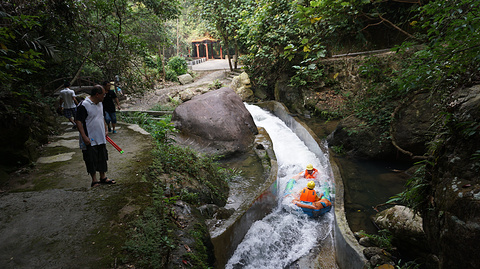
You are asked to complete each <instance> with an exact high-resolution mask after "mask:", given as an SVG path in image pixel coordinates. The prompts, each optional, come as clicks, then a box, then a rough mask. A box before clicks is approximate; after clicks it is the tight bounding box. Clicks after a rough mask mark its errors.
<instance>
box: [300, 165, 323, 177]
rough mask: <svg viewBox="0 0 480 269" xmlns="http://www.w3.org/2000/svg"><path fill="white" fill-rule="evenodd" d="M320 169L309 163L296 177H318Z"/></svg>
mask: <svg viewBox="0 0 480 269" xmlns="http://www.w3.org/2000/svg"><path fill="white" fill-rule="evenodd" d="M318 175H319V173H318V170H317V169H315V168H313V165H311V164H309V165H307V169H306V170H305V171H304V172H300V173H299V174H298V175H297V176H296V179H299V178H306V179H314V180H315V179H318Z"/></svg>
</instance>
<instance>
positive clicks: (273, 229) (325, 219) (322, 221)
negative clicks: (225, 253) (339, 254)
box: [226, 104, 337, 269]
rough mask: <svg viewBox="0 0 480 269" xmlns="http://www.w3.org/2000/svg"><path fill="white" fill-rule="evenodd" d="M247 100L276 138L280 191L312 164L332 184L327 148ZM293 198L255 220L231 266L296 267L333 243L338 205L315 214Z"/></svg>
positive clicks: (257, 119)
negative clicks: (314, 147)
mask: <svg viewBox="0 0 480 269" xmlns="http://www.w3.org/2000/svg"><path fill="white" fill-rule="evenodd" d="M245 106H246V108H247V109H248V110H249V112H250V113H251V115H252V117H253V119H254V121H255V124H256V125H257V126H259V127H263V128H265V129H266V131H267V132H268V134H269V136H270V138H271V140H272V143H273V148H274V151H275V155H276V158H277V162H278V178H277V183H278V184H277V186H278V193H279V197H283V195H282V193H283V191H284V189H285V186H286V184H287V182H288V181H289V180H290V179H291V178H292V177H293V176H294V175H296V174H298V173H300V172H302V171H304V170H305V167H306V165H307V164H313V166H314V167H315V168H317V169H318V171H319V172H320V182H321V184H322V185H326V186H329V187H330V189H332V188H333V178H332V172H331V167H330V164H329V161H328V153H324V154H323V155H322V156H318V155H316V154H315V153H313V152H311V151H310V150H309V149H308V147H307V146H306V145H305V143H304V142H303V141H302V140H300V139H299V138H298V137H297V135H296V134H295V133H294V132H292V130H291V129H290V128H289V127H287V125H286V124H285V123H284V122H283V121H282V120H280V119H279V118H278V117H276V116H274V115H273V114H271V113H270V112H267V111H265V110H263V109H261V108H260V107H258V106H254V105H248V104H245ZM306 184H307V180H305V179H300V180H299V181H298V183H297V184H296V189H294V190H298V191H300V190H301V189H303V187H305V186H306ZM290 201H291V200H289V199H282V198H280V199H279V200H278V205H277V206H276V208H274V209H273V211H272V212H271V213H270V214H268V215H267V216H266V217H265V218H263V219H261V220H259V221H257V222H255V223H253V225H252V226H251V227H250V229H249V231H248V232H247V234H246V235H245V237H244V239H243V241H242V242H241V243H240V244H239V245H238V247H237V249H236V250H235V252H234V254H233V256H232V257H231V258H230V260H229V261H228V263H227V265H226V268H272V269H273V268H296V267H294V265H295V263H296V262H298V260H299V259H301V258H302V257H304V256H306V255H308V254H309V253H310V252H311V250H312V249H315V248H317V249H318V248H321V246H333V225H334V214H333V210H332V211H331V212H329V213H327V214H325V215H324V216H322V217H320V218H318V219H312V218H309V217H307V215H305V214H303V213H301V212H298V211H297V210H295V209H294V208H293V207H294V205H293V204H292V203H291V202H290ZM330 251H331V250H330ZM330 256H333V255H330ZM324 263H327V264H322V268H336V267H337V266H336V264H335V259H330V260H328V261H324Z"/></svg>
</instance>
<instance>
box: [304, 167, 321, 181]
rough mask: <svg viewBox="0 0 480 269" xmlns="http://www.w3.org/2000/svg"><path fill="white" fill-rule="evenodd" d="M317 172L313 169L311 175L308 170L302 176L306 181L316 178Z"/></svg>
mask: <svg viewBox="0 0 480 269" xmlns="http://www.w3.org/2000/svg"><path fill="white" fill-rule="evenodd" d="M317 173H318V170H317V169H315V168H313V171H312V173H311V174H309V173H308V170H305V173H304V174H303V175H304V177H305V178H306V179H315V177H316V176H317Z"/></svg>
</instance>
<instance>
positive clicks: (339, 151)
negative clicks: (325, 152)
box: [331, 145, 345, 155]
mask: <svg viewBox="0 0 480 269" xmlns="http://www.w3.org/2000/svg"><path fill="white" fill-rule="evenodd" d="M331 148H332V150H333V152H335V153H336V154H338V155H343V154H345V149H344V148H343V145H340V146H332V147H331Z"/></svg>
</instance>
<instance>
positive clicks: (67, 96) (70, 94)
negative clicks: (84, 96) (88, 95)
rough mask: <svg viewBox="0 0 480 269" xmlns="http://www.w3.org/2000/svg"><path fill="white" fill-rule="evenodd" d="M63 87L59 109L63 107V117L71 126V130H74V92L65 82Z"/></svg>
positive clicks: (75, 103) (75, 100) (75, 102)
mask: <svg viewBox="0 0 480 269" xmlns="http://www.w3.org/2000/svg"><path fill="white" fill-rule="evenodd" d="M63 86H64V88H63V90H61V91H60V108H62V107H63V115H64V116H65V118H67V119H68V120H69V121H70V122H71V123H72V124H73V127H72V128H73V129H75V128H76V124H75V118H74V117H75V114H76V112H77V111H76V109H77V105H78V101H77V99H76V98H75V97H76V96H75V92H74V91H73V90H71V89H70V88H69V87H70V83H69V82H65V83H64V84H63Z"/></svg>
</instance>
